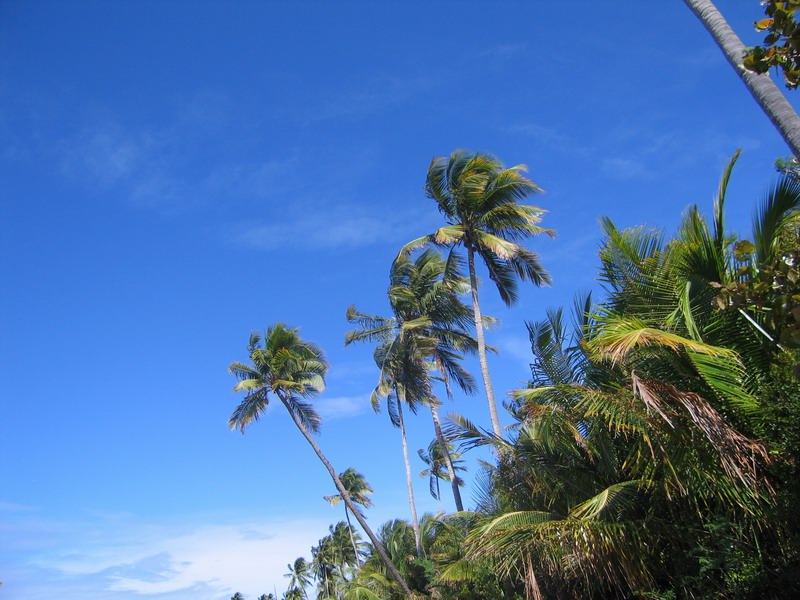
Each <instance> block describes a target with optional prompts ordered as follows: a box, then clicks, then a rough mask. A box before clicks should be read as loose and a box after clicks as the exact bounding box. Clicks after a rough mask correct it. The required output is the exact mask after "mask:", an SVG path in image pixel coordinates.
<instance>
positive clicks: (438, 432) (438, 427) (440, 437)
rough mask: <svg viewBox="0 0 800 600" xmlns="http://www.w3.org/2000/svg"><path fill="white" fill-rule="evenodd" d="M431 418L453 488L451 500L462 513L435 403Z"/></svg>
mask: <svg viewBox="0 0 800 600" xmlns="http://www.w3.org/2000/svg"><path fill="white" fill-rule="evenodd" d="M431 417H433V429H434V431H436V439H437V440H439V447H440V448H441V449H442V456H444V462H445V464H446V465H447V471H448V472H449V473H450V487H451V488H453V499H454V500H455V502H456V510H457V511H458V512H462V511H463V510H464V505H463V504H462V502H461V490H459V489H458V483H457V481H456V470H455V469H454V468H453V459H452V458H450V450H449V449H448V448H447V440H446V439H445V438H444V433H442V424H441V423H440V422H439V411H438V409H437V408H436V403H435V402H434V401H432V402H431ZM436 488H437V489H438V488H439V482H438V481H437V482H436ZM439 499H440V500H439V501H440V502H441V494H439Z"/></svg>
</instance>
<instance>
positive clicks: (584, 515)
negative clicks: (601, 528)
mask: <svg viewBox="0 0 800 600" xmlns="http://www.w3.org/2000/svg"><path fill="white" fill-rule="evenodd" d="M640 486H641V481H638V480H632V481H623V482H620V483H615V484H613V485H610V486H608V487H607V488H606V489H604V490H603V491H602V492H600V493H599V494H597V495H596V496H593V497H592V498H589V499H588V500H586V501H585V502H582V503H580V504H578V505H577V506H575V507H573V508H572V510H571V511H570V515H569V516H570V517H572V518H574V519H598V518H606V517H610V518H611V519H612V520H613V519H614V518H615V517H618V516H619V514H620V513H621V512H622V511H624V510H625V509H627V508H629V507H630V506H631V505H632V500H633V497H634V496H635V495H636V493H637V492H638V490H639V488H640Z"/></svg>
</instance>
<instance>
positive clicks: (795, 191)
mask: <svg viewBox="0 0 800 600" xmlns="http://www.w3.org/2000/svg"><path fill="white" fill-rule="evenodd" d="M799 210H800V181H798V180H797V179H795V178H791V177H783V178H781V179H779V180H778V182H777V183H776V184H775V185H774V186H773V187H772V188H771V189H770V191H769V192H768V193H767V195H766V197H765V198H764V200H763V201H762V203H761V205H760V206H759V207H758V210H757V212H756V215H755V217H754V218H753V237H754V240H753V241H754V243H755V247H756V252H755V255H756V268H757V269H759V270H761V269H763V268H764V267H765V266H766V265H768V264H769V262H770V261H771V260H772V259H773V258H774V253H775V248H776V246H777V243H778V237H779V233H780V232H781V231H782V230H783V229H785V227H786V225H787V224H788V223H789V222H790V221H791V219H792V218H793V217H795V216H796V215H797V212H798V211H799Z"/></svg>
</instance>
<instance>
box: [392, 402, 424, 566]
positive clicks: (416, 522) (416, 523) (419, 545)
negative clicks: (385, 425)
mask: <svg viewBox="0 0 800 600" xmlns="http://www.w3.org/2000/svg"><path fill="white" fill-rule="evenodd" d="M395 395H396V396H397V420H398V421H399V422H400V437H402V438H403V459H404V460H405V463H406V484H407V485H408V503H409V504H410V505H411V527H412V529H413V530H414V542H415V543H416V546H417V556H418V557H419V558H422V541H421V539H420V535H419V520H418V519H417V503H416V502H415V501H414V486H413V483H412V479H411V461H410V460H409V459H408V441H407V440H406V424H405V421H404V420H403V398H401V397H400V393H399V392H398V391H397V388H396V387H395Z"/></svg>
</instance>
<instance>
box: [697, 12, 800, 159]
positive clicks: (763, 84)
mask: <svg viewBox="0 0 800 600" xmlns="http://www.w3.org/2000/svg"><path fill="white" fill-rule="evenodd" d="M684 2H685V3H686V5H687V6H688V7H689V8H690V9H691V11H692V12H693V13H694V14H695V15H696V16H697V18H698V19H700V21H701V22H702V23H703V26H704V27H705V28H706V29H707V30H708V32H709V33H710V34H711V36H712V37H713V38H714V41H715V42H717V45H718V46H719V47H720V49H721V50H722V53H723V54H724V55H725V58H726V59H728V62H729V63H730V64H731V66H732V67H733V70H734V71H736V74H737V75H739V77H740V78H741V80H742V81H743V82H744V84H745V86H747V89H748V90H749V91H750V94H751V95H752V96H753V98H755V101H756V102H758V105H759V106H760V107H761V109H762V110H763V111H764V112H765V113H766V114H767V117H769V120H770V121H772V124H773V125H775V127H776V128H777V129H778V132H779V133H780V134H781V137H783V139H784V141H785V142H786V143H787V144H788V145H789V147H790V148H791V149H792V153H793V154H794V155H795V156H796V157H798V158H800V117H798V116H797V113H796V112H795V110H794V108H792V105H791V104H789V101H788V100H786V97H785V96H784V95H783V93H782V92H781V90H780V89H779V88H778V86H777V85H775V82H774V81H772V79H770V76H769V75H768V74H767V73H764V74H759V73H754V72H752V71H748V70H747V69H745V68H744V66H742V60H743V59H744V54H745V50H746V49H745V46H744V44H743V43H742V40H741V39H739V36H738V35H736V32H734V31H733V29H731V27H730V26H729V25H728V23H727V21H726V20H725V17H723V16H722V14H721V13H720V12H719V10H717V7H716V6H714V3H713V2H712V1H711V0H684Z"/></svg>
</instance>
